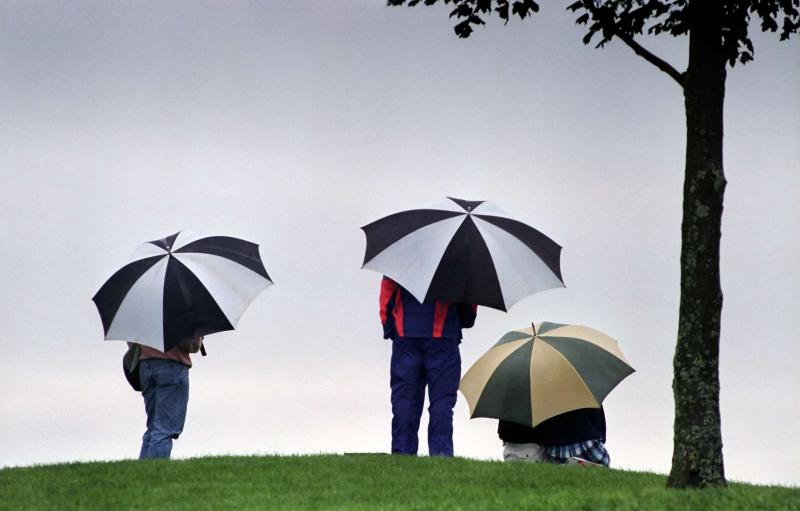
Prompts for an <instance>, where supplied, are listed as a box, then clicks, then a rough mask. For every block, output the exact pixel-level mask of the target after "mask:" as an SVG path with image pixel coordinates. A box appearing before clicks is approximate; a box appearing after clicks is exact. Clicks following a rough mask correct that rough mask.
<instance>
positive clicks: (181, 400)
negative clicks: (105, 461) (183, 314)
mask: <svg viewBox="0 0 800 511" xmlns="http://www.w3.org/2000/svg"><path fill="white" fill-rule="evenodd" d="M202 345H203V337H195V338H194V339H191V340H189V341H186V342H184V343H182V344H180V345H178V346H176V347H174V348H172V349H171V350H169V351H167V352H166V353H162V352H160V351H158V350H156V349H154V348H151V347H149V346H144V345H142V346H141V353H140V355H139V378H140V380H141V383H142V397H144V409H145V412H146V413H147V430H146V431H145V432H144V435H143V436H142V447H141V450H140V451H139V459H148V458H169V457H170V454H171V452H172V441H173V440H177V438H178V437H179V436H180V434H181V432H183V425H184V423H185V422H186V408H187V405H188V404H189V368H190V367H192V359H191V356H190V354H191V353H197V352H198V351H199V350H200V348H201V346H202Z"/></svg>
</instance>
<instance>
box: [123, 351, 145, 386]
mask: <svg viewBox="0 0 800 511" xmlns="http://www.w3.org/2000/svg"><path fill="white" fill-rule="evenodd" d="M141 348H142V347H141V346H140V345H139V344H132V345H131V346H130V347H129V348H128V351H126V352H125V355H123V356H122V372H124V373H125V379H126V380H128V383H130V384H131V387H133V390H135V391H136V392H141V391H142V382H141V380H140V379H139V353H140V352H141Z"/></svg>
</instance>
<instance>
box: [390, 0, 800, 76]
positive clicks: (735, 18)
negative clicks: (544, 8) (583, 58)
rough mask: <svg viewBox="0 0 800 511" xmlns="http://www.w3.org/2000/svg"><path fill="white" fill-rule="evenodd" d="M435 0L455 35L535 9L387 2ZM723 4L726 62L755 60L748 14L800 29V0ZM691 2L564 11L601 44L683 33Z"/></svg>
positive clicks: (645, 0) (472, 2)
mask: <svg viewBox="0 0 800 511" xmlns="http://www.w3.org/2000/svg"><path fill="white" fill-rule="evenodd" d="M439 1H441V2H442V3H444V4H452V6H453V7H454V8H453V10H452V11H451V12H450V17H455V18H457V19H458V20H460V21H459V23H458V24H456V25H455V27H454V30H455V32H456V34H457V35H458V36H459V37H469V36H470V34H472V32H473V27H477V26H478V25H484V24H485V22H484V19H483V18H484V17H485V16H489V15H491V14H492V13H493V12H496V13H497V15H498V16H499V17H500V18H501V19H502V20H504V21H505V22H506V23H508V20H509V18H510V17H513V16H518V17H519V18H520V19H525V18H526V17H528V16H530V15H532V14H533V13H535V12H538V11H539V4H538V3H537V2H535V1H534V0H388V4H389V5H408V6H411V7H413V6H415V5H417V4H419V3H420V2H422V3H424V4H425V5H433V4H436V3H438V2H439ZM703 1H712V0H703ZM723 4H724V5H723V20H722V26H723V33H722V37H723V47H724V50H725V58H726V60H727V61H728V63H729V64H730V65H734V64H735V63H736V62H737V61H738V62H741V63H742V64H745V63H747V62H749V61H751V60H753V54H754V51H755V50H754V48H753V43H752V41H751V40H750V34H749V26H750V19H751V18H752V17H756V18H758V19H759V20H760V22H761V30H763V31H765V32H778V31H779V30H780V38H781V40H784V39H788V38H789V37H790V36H791V35H792V34H794V33H796V32H797V31H798V29H800V0H725V1H724V2H723ZM690 6H691V2H689V0H578V1H576V2H574V3H572V4H570V5H569V6H568V7H567V9H569V10H571V11H573V12H575V13H577V14H579V16H578V18H577V19H576V20H575V21H576V23H578V24H581V25H586V26H587V28H588V31H587V33H586V35H585V36H584V37H583V42H584V43H585V44H588V43H589V42H590V41H591V40H592V39H593V38H594V36H595V35H596V34H597V35H599V38H600V39H599V42H598V43H597V47H602V46H604V45H605V44H607V43H608V42H609V41H611V39H613V38H614V36H617V37H620V38H621V39H623V40H624V38H633V37H634V36H637V35H641V34H644V33H647V34H653V35H658V34H662V33H666V34H670V35H673V36H680V35H685V34H687V33H688V31H689V19H690V16H689V9H690ZM509 11H510V12H509Z"/></svg>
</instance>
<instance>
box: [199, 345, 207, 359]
mask: <svg viewBox="0 0 800 511" xmlns="http://www.w3.org/2000/svg"><path fill="white" fill-rule="evenodd" d="M200 354H201V355H203V356H204V357H205V356H206V347H205V345H204V344H201V345H200Z"/></svg>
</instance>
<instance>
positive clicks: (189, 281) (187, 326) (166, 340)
mask: <svg viewBox="0 0 800 511" xmlns="http://www.w3.org/2000/svg"><path fill="white" fill-rule="evenodd" d="M271 285H272V280H270V278H269V275H267V270H266V269H265V268H264V264H263V263H262V262H261V257H260V255H259V252H258V245H256V244H255V243H251V242H249V241H244V240H241V239H238V238H232V237H229V236H200V235H197V234H194V233H191V232H188V231H181V232H178V233H176V234H173V235H172V236H167V237H166V238H163V239H160V240H155V241H150V242H147V243H143V244H142V245H140V246H139V247H138V248H137V249H136V251H135V252H134V253H133V255H132V256H131V260H130V262H129V263H128V264H126V265H125V266H123V267H122V268H121V269H120V270H119V271H117V272H116V273H114V275H112V276H111V278H109V279H108V280H107V281H106V283H105V284H103V286H102V287H101V288H100V290H99V291H98V292H97V294H95V295H94V298H92V300H93V301H94V303H95V305H96V306H97V310H98V311H99V312H100V319H101V320H102V322H103V329H104V330H105V338H106V340H124V341H131V342H135V343H138V344H144V345H147V346H150V347H153V348H155V349H157V350H160V351H168V350H170V349H171V348H173V347H175V346H177V345H178V344H180V343H181V342H183V341H186V340H188V339H191V338H193V337H196V336H200V335H207V334H211V333H214V332H222V331H225V330H233V328H234V327H235V326H236V323H237V322H238V321H239V318H240V317H241V315H242V313H243V312H244V310H245V309H246V308H247V306H248V305H250V302H251V301H252V300H253V299H255V297H256V296H257V295H258V294H259V293H260V292H261V291H263V290H264V289H266V288H267V287H269V286H271Z"/></svg>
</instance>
